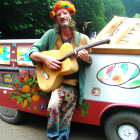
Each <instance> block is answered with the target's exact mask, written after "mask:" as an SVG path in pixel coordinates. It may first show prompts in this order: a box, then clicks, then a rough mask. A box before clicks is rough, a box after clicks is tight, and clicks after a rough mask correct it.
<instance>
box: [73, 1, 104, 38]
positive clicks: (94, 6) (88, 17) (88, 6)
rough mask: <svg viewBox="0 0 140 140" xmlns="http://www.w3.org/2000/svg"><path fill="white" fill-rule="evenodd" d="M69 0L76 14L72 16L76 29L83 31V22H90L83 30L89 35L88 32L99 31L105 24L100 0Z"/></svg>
mask: <svg viewBox="0 0 140 140" xmlns="http://www.w3.org/2000/svg"><path fill="white" fill-rule="evenodd" d="M71 1H72V3H73V4H74V5H75V8H76V14H75V15H73V18H74V20H75V21H76V23H77V28H78V31H80V32H83V23H84V22H91V23H90V24H89V25H88V28H87V30H86V32H85V33H86V34H87V35H88V36H89V35H90V32H93V31H96V32H99V31H100V30H101V29H102V28H103V27H104V26H105V25H106V22H105V20H104V5H103V2H102V0H71Z"/></svg>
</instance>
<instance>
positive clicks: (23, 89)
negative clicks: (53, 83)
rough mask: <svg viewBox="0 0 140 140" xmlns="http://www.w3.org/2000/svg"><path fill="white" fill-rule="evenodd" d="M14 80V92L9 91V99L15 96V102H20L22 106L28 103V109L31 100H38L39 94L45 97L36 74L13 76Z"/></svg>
mask: <svg viewBox="0 0 140 140" xmlns="http://www.w3.org/2000/svg"><path fill="white" fill-rule="evenodd" d="M15 81H16V84H15V85H14V87H13V89H14V90H16V92H9V93H10V94H11V97H10V99H14V98H16V99H17V104H19V103H21V106H22V107H23V108H24V107H25V106H27V105H28V109H30V105H31V101H38V100H39V99H40V96H41V95H43V96H45V97H47V94H46V93H44V92H43V91H41V90H40V88H39V86H38V83H37V76H36V75H34V76H33V75H32V74H27V75H26V76H25V77H24V76H21V77H20V78H19V77H15Z"/></svg>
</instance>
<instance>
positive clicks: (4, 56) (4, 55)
mask: <svg viewBox="0 0 140 140" xmlns="http://www.w3.org/2000/svg"><path fill="white" fill-rule="evenodd" d="M0 64H5V65H10V46H0Z"/></svg>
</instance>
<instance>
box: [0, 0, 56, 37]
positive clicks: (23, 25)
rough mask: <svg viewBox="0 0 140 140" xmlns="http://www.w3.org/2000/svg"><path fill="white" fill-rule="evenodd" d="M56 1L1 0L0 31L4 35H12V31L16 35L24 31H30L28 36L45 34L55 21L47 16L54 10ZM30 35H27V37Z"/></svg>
mask: <svg viewBox="0 0 140 140" xmlns="http://www.w3.org/2000/svg"><path fill="white" fill-rule="evenodd" d="M55 1H56V0H41V1H40V0H0V9H1V11H2V12H0V21H1V23H0V31H1V32H2V34H3V35H6V34H7V33H9V34H10V32H12V31H14V32H15V33H16V32H19V31H23V30H24V31H26V30H28V31H29V32H28V33H29V34H28V35H33V34H35V35H40V34H42V33H44V32H45V31H46V30H48V29H49V28H51V27H52V23H53V20H52V19H51V18H50V16H47V15H49V13H50V11H51V10H52V5H53V3H54V2H55ZM30 31H31V32H32V33H31V32H30ZM21 33H23V32H21ZM28 35H27V34H26V36H28ZM10 36H11V35H10ZM13 36H14V35H13Z"/></svg>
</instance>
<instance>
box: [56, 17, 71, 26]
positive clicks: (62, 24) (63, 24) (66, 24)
mask: <svg viewBox="0 0 140 140" xmlns="http://www.w3.org/2000/svg"><path fill="white" fill-rule="evenodd" d="M70 22H71V17H70V18H69V21H68V22H67V23H59V24H60V26H61V27H67V26H69V25H70Z"/></svg>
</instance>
